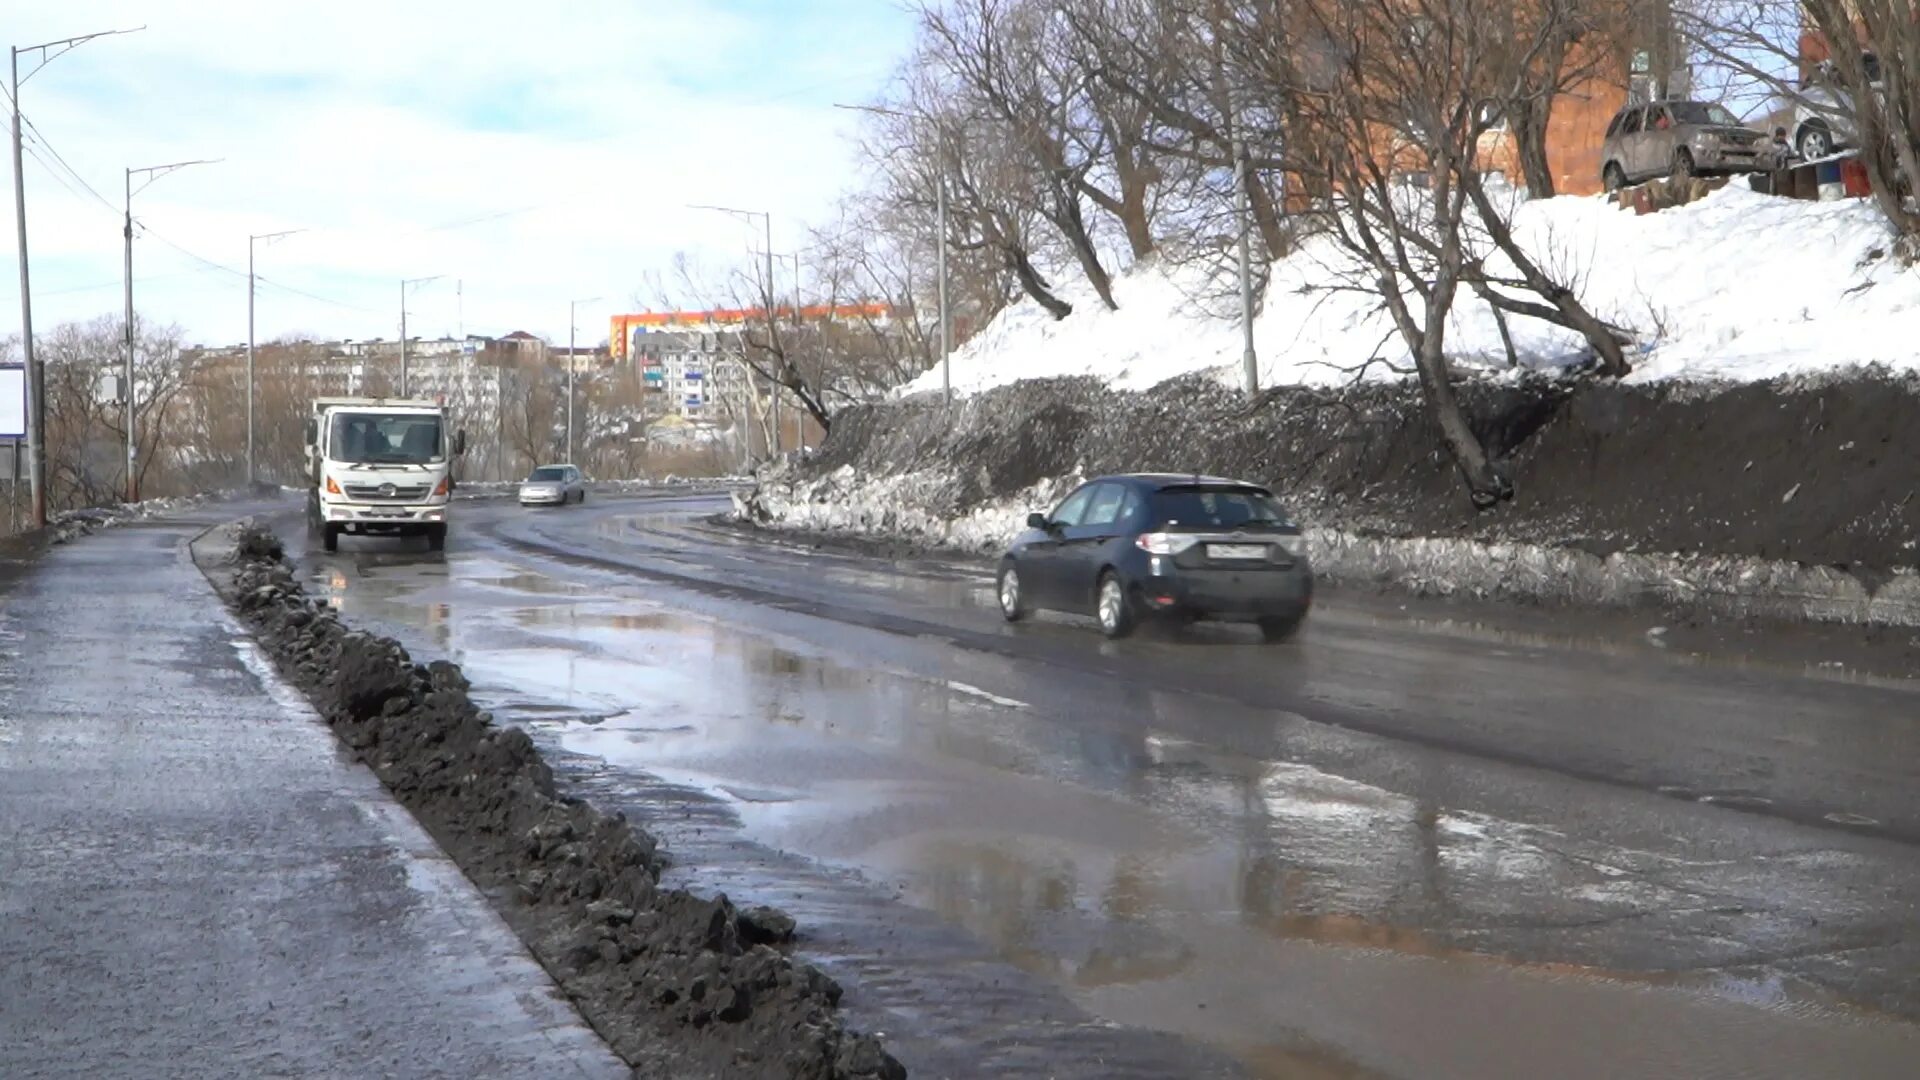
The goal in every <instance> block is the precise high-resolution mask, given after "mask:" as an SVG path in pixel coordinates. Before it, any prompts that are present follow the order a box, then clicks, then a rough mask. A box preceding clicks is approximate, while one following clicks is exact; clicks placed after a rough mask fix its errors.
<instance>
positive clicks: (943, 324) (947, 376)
mask: <svg viewBox="0 0 1920 1080" xmlns="http://www.w3.org/2000/svg"><path fill="white" fill-rule="evenodd" d="M937 191H938V192H939V195H938V200H937V201H938V205H939V210H938V217H939V219H940V262H939V278H940V288H939V293H940V392H941V393H942V394H944V395H945V396H946V399H947V404H949V405H951V404H953V324H952V323H951V322H950V321H948V319H947V176H946V170H945V169H944V168H942V170H941V173H940V182H939V184H938V186H937Z"/></svg>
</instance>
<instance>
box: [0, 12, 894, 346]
mask: <svg viewBox="0 0 1920 1080" xmlns="http://www.w3.org/2000/svg"><path fill="white" fill-rule="evenodd" d="M762 2H764V7H762V8H760V9H759V10H755V8H754V7H753V4H754V3H762ZM285 7H287V6H285V5H273V4H258V3H252V4H241V3H230V2H218V3H197V4H193V5H191V6H189V5H186V4H176V5H154V4H151V3H146V4H138V3H123V2H95V3H85V2H79V3H76V2H68V3H64V4H58V5H53V4H45V3H44V2H40V0H4V2H0V13H4V14H5V15H6V18H5V19H4V20H0V23H3V24H4V25H5V26H6V28H7V32H8V34H9V35H10V36H11V37H12V39H13V43H16V44H27V43H33V42H38V41H43V40H47V39H49V38H55V37H62V36H65V35H68V34H74V33H83V32H88V31H91V30H97V29H104V28H110V27H116V26H135V25H139V24H140V23H142V22H147V23H149V24H150V26H149V28H148V29H147V30H145V31H142V32H140V33H137V34H132V35H129V36H125V37H117V38H107V39H102V40H98V41H95V42H92V43H90V44H87V45H85V46H83V47H81V48H80V49H78V50H76V51H74V52H72V53H71V54H69V55H66V56H63V57H61V58H59V59H58V60H56V61H55V62H54V63H53V64H52V65H51V66H49V67H48V68H47V69H46V70H45V71H43V72H41V73H40V74H39V75H37V76H35V77H34V78H33V80H32V81H31V82H30V83H29V84H28V85H27V86H25V87H24V88H23V100H24V107H25V111H26V114H27V116H28V118H29V119H30V120H32V121H33V124H34V126H35V127H36V128H37V130H38V131H39V132H40V133H41V134H42V135H43V136H44V139H45V141H46V142H47V143H50V144H51V146H52V148H53V149H54V150H57V151H58V153H59V154H60V156H61V157H63V158H64V159H65V160H66V162H67V163H69V164H70V165H71V166H72V168H73V169H74V170H76V171H77V172H78V173H79V174H80V175H81V176H82V177H84V178H85V179H86V180H87V181H88V182H89V183H90V184H91V186H92V187H93V188H94V189H96V190H97V191H98V193H99V194H100V195H101V196H103V197H104V199H105V201H106V202H107V203H110V204H111V206H103V205H101V203H100V202H98V201H96V200H94V199H93V198H92V197H91V196H84V197H83V196H76V195H74V194H71V193H69V192H68V191H66V190H63V189H62V187H61V186H60V185H59V184H58V183H57V182H56V181H55V180H54V179H53V178H52V177H51V176H50V175H49V173H48V172H47V171H46V170H45V169H44V168H42V167H41V165H39V164H37V163H36V162H35V161H34V160H33V159H32V158H29V159H28V161H27V189H28V213H29V219H30V221H29V224H30V235H29V248H30V251H31V253H32V256H33V274H34V278H33V281H34V299H35V303H34V323H35V325H36V327H38V328H40V329H42V330H45V329H46V328H49V327H51V326H52V325H54V324H55V323H58V322H61V321H65V320H68V319H76V318H88V317H92V316H94V315H98V314H102V313H105V312H111V311H117V310H119V307H120V296H119V289H118V285H117V282H118V279H119V277H120V273H121V240H120V228H119V222H118V220H117V215H118V212H119V211H118V206H119V204H120V199H121V186H122V181H123V176H124V173H123V171H122V170H123V169H124V168H125V167H127V166H129V165H134V166H143V165H151V164H158V163H164V162H171V161H176V160H180V159H184V158H203V157H204V158H224V159H225V160H224V161H223V162H221V163H219V164H213V165H204V166H196V167H194V168H191V169H187V170H183V171H181V172H179V173H177V174H174V175H171V176H167V177H165V178H164V179H162V180H160V181H158V182H157V183H156V184H154V186H153V187H151V188H150V189H148V190H147V191H145V192H143V193H141V194H139V195H137V196H136V198H135V204H134V209H135V216H136V217H137V218H138V219H140V220H141V221H142V222H143V223H144V225H145V226H146V227H147V229H148V230H149V232H148V234H147V235H145V236H144V237H143V238H142V239H140V240H139V242H138V244H137V245H136V251H135V266H136V270H135V281H136V297H135V298H136V302H137V304H138V307H139V310H140V312H141V314H142V315H143V317H145V318H148V319H152V320H157V321H166V322H178V323H180V324H181V325H182V326H184V327H185V328H186V329H187V332H188V336H189V337H190V338H191V339H193V340H198V341H206V342H229V341H237V340H241V339H242V338H244V336H245V332H246V290H245V286H244V282H243V280H242V279H240V278H239V277H236V276H234V275H231V274H228V273H223V272H216V271H208V270H207V269H206V268H205V266H204V265H203V264H201V263H197V262H195V261H194V260H192V259H191V258H189V257H187V256H186V255H183V254H181V253H180V252H178V251H176V250H174V249H173V248H171V247H169V246H168V245H167V244H166V243H165V242H163V240H162V239H161V238H164V240H165V241H171V242H172V243H174V244H177V245H179V246H180V247H184V248H186V249H188V250H190V251H192V252H195V253H198V254H199V255H202V256H205V257H206V258H209V259H213V260H216V261H218V262H221V263H223V264H225V265H227V266H229V267H233V268H236V269H242V270H244V268H245V265H246V257H247V235H248V234H249V233H265V232H271V231H275V230H279V229H295V228H298V229H305V230H308V231H306V232H304V233H302V234H301V235H298V236H294V237H290V238H288V239H286V240H285V241H282V242H280V243H278V244H276V245H273V246H271V247H263V248H261V249H260V252H259V254H260V261H259V266H260V274H261V275H262V277H264V278H267V279H269V280H271V281H273V282H276V283H279V284H284V285H287V286H291V287H293V288H296V289H299V290H302V291H304V292H308V293H312V294H315V295H317V296H323V297H326V298H328V299H330V300H332V301H335V303H324V302H321V301H318V300H312V299H308V298H305V297H302V296H298V295H294V294H292V293H289V292H286V291H283V290H279V289H275V288H265V287H263V289H262V290H261V292H260V294H259V299H258V305H259V312H258V336H259V337H260V338H261V339H262V340H266V339H270V338H272V337H275V336H277V335H280V334H282V333H286V332H292V331H307V332H313V333H317V334H322V335H328V336H342V337H356V338H364V337H376V336H384V337H392V336H393V335H394V334H395V332H396V331H397V322H398V304H399V298H398V292H399V281H400V279H401V278H402V277H423V276H427V275H432V274H442V275H445V277H446V280H445V281H444V282H436V283H434V284H432V285H428V286H424V287H422V288H420V289H419V290H418V292H417V295H416V296H415V297H414V299H413V300H412V302H411V303H410V304H409V305H408V309H409V312H410V313H411V314H410V322H409V329H410V330H412V331H414V332H420V333H427V334H433V333H439V332H441V331H448V332H451V331H453V330H454V329H455V328H456V324H457V322H459V321H461V309H464V325H465V327H466V328H467V329H468V330H469V331H473V332H483V333H499V332H505V331H508V330H513V329H527V330H531V331H533V332H535V333H542V334H547V335H551V336H554V337H556V338H564V337H565V335H566V321H567V320H566V314H565V312H566V307H567V301H568V299H570V298H573V297H582V296H603V297H605V298H606V300H605V301H604V302H603V303H602V304H598V305H594V306H593V307H592V308H589V309H583V311H582V314H581V319H580V326H581V338H582V340H594V341H597V340H599V339H600V338H601V337H602V336H604V334H605V321H604V316H605V315H606V314H608V313H609V312H610V311H611V310H613V309H617V308H625V307H626V306H627V302H628V300H629V299H630V298H632V297H633V296H634V295H635V294H636V293H638V292H640V291H641V290H642V289H643V288H644V283H645V280H646V278H647V275H648V274H649V273H650V272H660V271H664V270H665V269H666V268H667V267H668V266H669V264H670V262H671V259H672V256H673V253H674V252H676V251H679V250H688V251H692V252H695V253H696V254H697V255H698V256H699V257H700V258H701V259H702V260H703V261H706V262H710V263H713V262H724V261H727V260H734V261H739V260H743V259H744V257H745V253H746V249H747V247H748V246H749V245H750V244H757V243H758V239H757V237H758V233H757V232H756V231H754V230H752V229H750V228H748V227H747V226H746V225H745V224H743V223H741V222H738V221H736V220H733V219H731V218H728V217H726V216H723V215H718V214H712V213H706V212H700V211H691V210H688V209H686V204H687V203H692V202H703V203H719V204H725V205H733V206H742V207H748V208H753V209H765V210H770V211H772V212H773V214H774V246H775V248H776V249H779V250H786V249H788V248H790V247H792V246H793V244H794V243H795V242H796V241H798V240H799V239H800V235H801V232H800V227H801V224H802V222H803V221H806V220H814V221H820V220H824V219H825V217H826V215H827V213H828V212H829V208H830V204H831V202H832V199H833V197H834V195H835V194H836V193H837V192H838V191H839V190H840V189H841V188H842V187H843V186H845V185H846V184H847V183H848V182H849V181H850V180H851V179H852V169H851V165H852V162H853V155H852V152H851V150H850V148H849V146H848V145H847V143H846V141H845V139H844V137H843V135H844V133H845V132H846V131H848V130H850V129H851V128H852V126H853V124H852V122H851V120H850V119H849V117H848V116H847V114H844V113H841V112H839V111H837V110H835V109H833V108H832V107H831V104H830V103H831V102H832V101H834V100H842V101H844V100H860V99H863V98H864V97H866V96H868V95H870V94H871V93H873V92H874V91H875V90H876V89H877V88H878V87H879V86H880V85H881V84H882V83H883V82H884V80H885V78H886V77H887V74H888V73H889V71H890V70H891V68H892V66H893V65H894V63H895V62H896V61H897V59H898V58H899V56H901V55H902V54H903V53H904V51H905V49H906V47H907V41H908V37H909V36H910V30H911V27H910V24H909V22H908V19H907V17H906V16H905V15H903V14H902V13H901V12H900V11H899V10H898V9H897V8H896V7H894V6H893V5H891V4H889V3H887V2H886V0H843V2H838V3H827V4H818V3H809V4H800V5H787V4H781V3H778V2H774V0H751V2H750V0H735V2H733V3H717V2H716V3H671V4H662V3H648V4H635V3H631V2H628V3H612V2H608V3H585V2H574V0H567V2H554V3H548V4H545V5H532V4H527V3H524V2H505V0H493V2H488V3H473V2H468V3H453V2H438V0H436V2H431V3H427V2H409V3H407V4H393V3H344V2H335V3H330V4H327V5H325V6H313V7H306V6H303V7H302V8H301V10H299V11H293V12H289V11H286V10H283V9H284V8H285ZM36 152H37V153H38V154H39V155H40V156H42V157H47V156H48V154H47V151H46V149H45V148H44V147H41V148H37V151H36ZM475 219H487V220H482V221H477V222H476V221H475ZM462 222H468V223H469V224H463V225H457V226H456V227H446V226H451V225H455V223H462ZM0 234H4V235H3V236H0V244H4V247H3V248H0V250H3V251H4V252H5V253H6V257H7V260H8V261H7V265H8V266H11V265H12V253H13V248H14V245H13V236H12V230H11V229H4V228H0ZM9 277H10V275H9ZM456 280H457V281H459V282H460V301H459V302H457V301H456V292H455V285H454V282H455V281H456ZM3 291H4V292H5V293H12V292H13V289H11V288H6V289H4V290H3ZM589 312H591V314H589ZM17 329H18V307H17V297H13V296H10V297H8V300H7V301H6V302H0V334H5V333H8V332H12V331H17Z"/></svg>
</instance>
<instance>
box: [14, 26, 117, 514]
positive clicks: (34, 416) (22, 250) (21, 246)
mask: <svg viewBox="0 0 1920 1080" xmlns="http://www.w3.org/2000/svg"><path fill="white" fill-rule="evenodd" d="M145 29H146V27H145V26H136V27H134V28H133V29H132V30H101V31H99V32H97V33H92V34H80V35H78V36H76V37H70V38H61V39H60V40H59V41H47V42H42V43H41V44H39V45H26V46H20V45H15V46H13V47H12V77H13V95H12V98H11V100H12V102H13V215H14V227H15V230H16V237H15V249H16V250H17V251H18V252H19V254H20V350H21V353H22V359H23V360H24V361H25V362H26V371H25V375H26V382H27V481H28V483H29V484H30V485H31V487H32V489H33V524H34V527H35V528H44V527H45V526H46V524H47V395H46V375H47V372H46V368H45V366H44V365H43V364H42V363H41V361H40V360H39V359H38V358H37V357H35V356H34V350H33V290H32V288H31V287H30V286H29V283H28V274H27V186H26V177H25V175H24V170H23V168H22V166H21V150H20V84H21V83H23V82H26V81H27V79H31V78H33V77H34V76H35V75H38V74H39V73H40V70H41V69H42V68H44V67H46V66H47V65H48V64H50V63H52V62H53V61H55V60H57V59H59V58H60V57H61V56H64V55H65V54H67V53H69V52H72V51H73V50H75V49H77V48H79V47H80V46H82V45H85V44H86V43H87V42H89V41H92V40H93V39H94V38H101V37H111V36H113V35H115V34H131V33H134V32H136V31H139V30H145ZM34 52H37V53H39V54H40V65H39V67H36V68H34V69H33V70H32V71H29V72H27V79H22V78H21V77H20V54H21V53H34Z"/></svg>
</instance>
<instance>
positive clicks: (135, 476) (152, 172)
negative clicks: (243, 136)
mask: <svg viewBox="0 0 1920 1080" xmlns="http://www.w3.org/2000/svg"><path fill="white" fill-rule="evenodd" d="M221 160H224V159H221V158H199V159H196V160H193V161H176V162H174V163H173V164H171V165H148V166H146V167H145V168H139V169H128V170H127V183H126V193H127V202H126V214H127V216H126V227H125V229H124V230H123V231H124V232H125V234H126V241H127V326H126V330H127V385H126V388H125V389H124V390H123V391H122V393H123V394H124V395H125V396H126V405H127V501H128V502H130V503H132V502H139V501H140V474H139V473H138V472H137V471H135V469H134V467H133V466H134V445H135V443H134V436H133V421H134V408H133V404H134V397H133V348H134V338H133V178H134V175H135V174H139V175H142V176H144V177H146V182H145V183H143V184H141V185H140V190H141V191H145V190H146V189H147V186H148V185H149V184H152V183H153V182H154V181H155V180H158V179H160V178H161V177H163V176H165V175H167V174H168V173H170V172H177V171H179V170H180V169H184V168H186V167H187V166H189V165H212V164H215V163H217V162H219V161H221Z"/></svg>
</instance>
